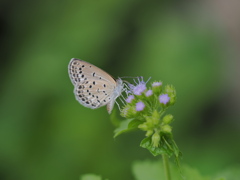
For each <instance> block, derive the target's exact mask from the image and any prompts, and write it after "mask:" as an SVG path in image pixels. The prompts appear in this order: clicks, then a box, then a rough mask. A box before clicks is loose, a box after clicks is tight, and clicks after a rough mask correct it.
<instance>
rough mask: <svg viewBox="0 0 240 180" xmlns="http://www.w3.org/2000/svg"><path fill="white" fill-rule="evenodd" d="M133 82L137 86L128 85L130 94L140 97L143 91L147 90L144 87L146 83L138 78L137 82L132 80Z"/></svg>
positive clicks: (141, 78)
mask: <svg viewBox="0 0 240 180" xmlns="http://www.w3.org/2000/svg"><path fill="white" fill-rule="evenodd" d="M134 82H135V83H136V84H137V85H136V86H134V85H133V84H130V83H129V84H128V86H129V88H130V90H131V91H130V92H132V93H133V94H135V95H141V94H142V92H143V91H145V90H146V89H147V87H146V82H144V80H143V77H139V78H138V82H136V81H135V80H134Z"/></svg>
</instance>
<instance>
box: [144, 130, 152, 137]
mask: <svg viewBox="0 0 240 180" xmlns="http://www.w3.org/2000/svg"><path fill="white" fill-rule="evenodd" d="M152 133H153V130H148V131H147V132H146V134H145V136H147V137H148V136H151V135H152Z"/></svg>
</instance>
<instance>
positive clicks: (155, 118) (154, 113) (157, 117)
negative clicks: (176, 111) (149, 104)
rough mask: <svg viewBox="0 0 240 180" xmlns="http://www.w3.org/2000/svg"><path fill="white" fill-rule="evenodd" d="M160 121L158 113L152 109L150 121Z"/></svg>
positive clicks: (157, 122)
mask: <svg viewBox="0 0 240 180" xmlns="http://www.w3.org/2000/svg"><path fill="white" fill-rule="evenodd" d="M159 121H160V114H159V113H158V112H157V110H154V111H153V113H152V122H153V124H154V125H158V124H159Z"/></svg>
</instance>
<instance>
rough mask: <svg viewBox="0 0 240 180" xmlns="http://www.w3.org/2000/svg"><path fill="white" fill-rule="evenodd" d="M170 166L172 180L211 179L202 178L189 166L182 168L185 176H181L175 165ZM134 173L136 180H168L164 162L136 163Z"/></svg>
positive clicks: (207, 178) (208, 179)
mask: <svg viewBox="0 0 240 180" xmlns="http://www.w3.org/2000/svg"><path fill="white" fill-rule="evenodd" d="M169 166H170V174H171V180H184V179H186V180H188V179H189V180H210V178H209V177H205V176H202V175H201V173H200V172H199V171H198V170H196V169H194V168H192V167H189V166H187V165H183V166H182V170H183V175H181V173H180V172H179V169H178V168H177V166H176V165H175V164H173V163H169ZM132 172H133V176H134V177H135V180H146V179H150V180H158V179H163V180H164V179H166V177H165V172H164V167H163V163H162V161H150V160H145V161H136V162H134V163H133V165H132ZM217 180H220V179H217Z"/></svg>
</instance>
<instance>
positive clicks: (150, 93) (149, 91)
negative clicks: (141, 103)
mask: <svg viewBox="0 0 240 180" xmlns="http://www.w3.org/2000/svg"><path fill="white" fill-rule="evenodd" d="M152 94H153V92H152V90H148V91H147V92H146V93H145V95H146V96H147V97H149V96H151V95H152Z"/></svg>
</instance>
